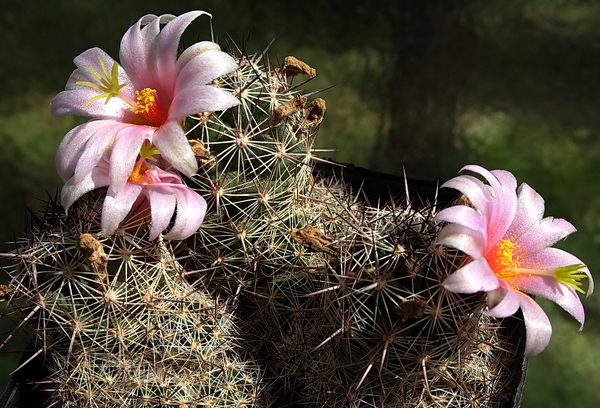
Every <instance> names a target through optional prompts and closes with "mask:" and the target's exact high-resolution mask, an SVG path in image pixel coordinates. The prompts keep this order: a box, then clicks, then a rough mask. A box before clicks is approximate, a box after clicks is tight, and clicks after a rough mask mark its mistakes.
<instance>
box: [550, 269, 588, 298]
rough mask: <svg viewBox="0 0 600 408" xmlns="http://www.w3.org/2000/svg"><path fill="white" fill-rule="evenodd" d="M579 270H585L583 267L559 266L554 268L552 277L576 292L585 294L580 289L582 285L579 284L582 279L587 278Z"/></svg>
mask: <svg viewBox="0 0 600 408" xmlns="http://www.w3.org/2000/svg"><path fill="white" fill-rule="evenodd" d="M581 268H585V265H584V264H576V265H569V266H561V267H560V268H556V269H555V270H554V276H555V278H556V280H557V281H559V282H561V283H564V284H565V285H567V286H570V287H572V288H573V289H575V290H576V291H577V292H581V293H584V294H585V292H584V290H583V289H581V285H582V284H583V283H582V282H580V280H581V279H583V278H587V277H588V276H587V275H586V274H585V272H583V271H581Z"/></svg>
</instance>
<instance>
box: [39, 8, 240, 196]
mask: <svg viewBox="0 0 600 408" xmlns="http://www.w3.org/2000/svg"><path fill="white" fill-rule="evenodd" d="M204 14H207V13H205V12H203V11H191V12H188V13H185V14H182V15H181V16H179V17H175V16H172V15H162V16H160V17H157V16H155V15H146V16H144V17H142V18H141V19H140V20H138V22H137V23H136V24H134V25H133V26H132V27H131V28H130V29H129V30H128V31H127V32H126V33H125V35H124V36H123V39H122V41H121V49H120V60H121V65H119V64H118V63H117V62H116V61H115V60H113V59H112V58H111V57H110V56H109V55H108V54H106V53H105V52H104V51H102V50H101V49H99V48H92V49H89V50H87V51H85V52H83V53H82V54H80V55H79V56H78V57H76V58H75V60H74V62H75V65H77V69H76V70H75V71H74V72H73V73H72V74H71V77H70V78H69V80H68V82H67V85H66V89H65V91H63V92H60V93H59V94H58V95H57V96H56V97H55V98H54V99H53V100H52V102H51V106H50V110H51V112H52V114H53V115H55V116H57V115H80V116H88V117H92V118H94V119H95V120H92V121H90V122H87V123H84V124H82V125H80V126H77V127H75V128H74V129H72V130H71V131H70V132H69V133H68V134H67V135H66V136H65V138H64V139H63V141H62V142H61V144H60V146H59V148H58V152H57V155H56V166H57V169H58V173H59V175H60V177H61V178H62V179H63V180H64V181H66V180H68V179H70V178H73V180H72V182H73V183H75V184H77V183H79V182H81V181H82V180H83V179H84V178H86V177H88V176H89V174H90V173H91V172H92V171H93V169H94V168H95V167H96V165H97V164H98V163H99V162H100V160H101V159H105V160H106V161H107V162H108V165H109V169H110V172H109V177H110V183H109V191H110V193H111V194H112V195H113V196H114V195H116V194H117V193H119V192H120V191H121V189H122V188H123V187H124V186H125V184H126V182H127V179H128V177H129V175H130V174H131V172H132V169H133V166H134V164H135V162H136V158H137V155H138V152H139V150H140V148H141V146H142V144H143V143H145V142H146V141H148V142H151V143H152V144H154V145H155V146H156V147H157V148H158V149H159V150H160V151H161V154H162V156H163V157H164V159H165V160H166V161H168V162H169V163H170V164H171V165H172V166H173V167H174V168H175V169H177V170H179V171H181V172H182V173H183V174H185V175H187V176H191V175H193V174H195V173H196V172H197V170H198V164H197V161H196V158H195V157H194V154H193V152H192V150H191V148H190V146H189V144H188V142H187V138H186V136H185V132H184V129H183V127H182V124H183V122H184V120H185V118H186V117H187V116H188V115H191V114H195V113H199V112H207V111H218V110H224V109H227V108H230V107H232V106H235V105H237V104H238V103H239V100H238V99H237V98H236V97H234V96H233V95H232V94H231V93H229V92H227V91H226V90H223V89H220V88H218V87H216V86H212V85H208V84H209V83H210V82H211V81H213V80H214V79H216V78H218V77H220V76H223V75H225V74H227V73H230V72H232V71H234V70H236V69H237V68H238V65H237V63H236V62H235V60H234V59H233V58H232V57H231V56H230V55H228V54H226V53H224V52H222V51H220V48H219V46H218V45H217V44H215V43H212V42H208V41H205V42H199V43H196V44H193V45H192V46H190V47H188V48H187V49H185V50H184V51H183V52H182V53H181V55H180V56H179V57H177V49H178V46H179V40H180V37H181V34H182V33H183V31H184V30H185V29H186V28H187V26H188V25H189V24H190V23H191V22H192V21H193V20H194V19H196V18H197V17H199V16H201V15H204ZM163 24H164V27H162V29H161V25H163Z"/></svg>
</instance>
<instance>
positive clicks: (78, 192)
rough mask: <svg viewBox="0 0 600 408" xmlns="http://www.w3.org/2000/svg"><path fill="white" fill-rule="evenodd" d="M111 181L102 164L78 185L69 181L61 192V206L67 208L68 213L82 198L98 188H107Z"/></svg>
mask: <svg viewBox="0 0 600 408" xmlns="http://www.w3.org/2000/svg"><path fill="white" fill-rule="evenodd" d="M109 181H110V179H109V177H108V168H107V167H106V166H103V165H102V164H100V166H98V167H96V168H95V169H94V171H93V172H91V173H90V174H88V175H87V176H86V177H85V178H83V179H82V180H80V181H79V182H78V183H75V182H74V181H73V178H71V179H69V180H68V181H67V182H66V183H65V185H64V186H63V188H62V191H61V204H62V206H63V207H64V208H65V212H68V211H69V208H71V205H73V203H74V202H75V201H77V200H78V199H79V198H80V197H81V196H83V195H84V194H86V193H89V192H90V191H92V190H95V189H96V188H100V187H104V186H107V185H108V184H109Z"/></svg>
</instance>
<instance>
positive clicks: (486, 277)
mask: <svg viewBox="0 0 600 408" xmlns="http://www.w3.org/2000/svg"><path fill="white" fill-rule="evenodd" d="M442 286H444V288H446V289H447V290H449V291H450V292H455V293H476V292H481V291H483V292H489V291H491V290H494V289H497V288H498V287H499V286H500V281H499V280H498V278H497V277H496V275H495V274H494V272H493V271H492V270H491V269H490V266H489V265H488V263H487V261H486V260H485V259H483V258H482V259H475V260H473V261H471V262H469V263H468V264H466V265H465V266H463V267H462V268H459V269H457V270H456V271H455V272H453V273H452V274H450V276H448V277H447V278H446V279H445V280H444V282H442Z"/></svg>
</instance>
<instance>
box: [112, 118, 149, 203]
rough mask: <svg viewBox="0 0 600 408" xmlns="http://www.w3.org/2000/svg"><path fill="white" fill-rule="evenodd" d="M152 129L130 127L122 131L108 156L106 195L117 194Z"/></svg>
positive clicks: (127, 177) (136, 126)
mask: <svg viewBox="0 0 600 408" xmlns="http://www.w3.org/2000/svg"><path fill="white" fill-rule="evenodd" d="M154 131H155V128H154V127H150V126H138V125H131V126H128V127H126V128H124V129H122V130H121V131H120V132H119V133H118V135H117V137H116V142H115V144H114V145H113V148H112V152H111V154H110V179H111V183H110V187H109V190H108V193H109V194H111V195H116V194H118V193H119V192H120V191H121V189H122V188H123V186H125V183H127V179H129V176H130V175H131V172H132V171H133V166H134V165H135V162H136V160H137V157H138V154H139V152H140V149H141V147H142V144H143V143H144V141H145V140H146V139H150V138H151V136H152V133H153V132H154Z"/></svg>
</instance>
